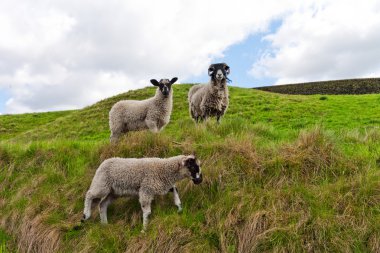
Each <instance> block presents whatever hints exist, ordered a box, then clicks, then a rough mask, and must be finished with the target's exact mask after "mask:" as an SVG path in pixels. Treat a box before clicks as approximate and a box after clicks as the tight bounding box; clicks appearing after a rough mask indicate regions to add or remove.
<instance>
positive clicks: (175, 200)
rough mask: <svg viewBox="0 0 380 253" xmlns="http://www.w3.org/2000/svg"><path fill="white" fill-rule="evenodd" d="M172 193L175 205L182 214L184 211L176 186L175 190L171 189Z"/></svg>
mask: <svg viewBox="0 0 380 253" xmlns="http://www.w3.org/2000/svg"><path fill="white" fill-rule="evenodd" d="M170 191H173V198H174V204H175V205H176V206H177V207H178V212H179V213H180V212H181V211H182V206H181V200H180V199H179V195H178V189H177V187H175V185H174V186H173V188H171V189H170Z"/></svg>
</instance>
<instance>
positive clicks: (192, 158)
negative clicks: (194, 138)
mask: <svg viewBox="0 0 380 253" xmlns="http://www.w3.org/2000/svg"><path fill="white" fill-rule="evenodd" d="M194 162H195V156H194V155H190V156H187V157H185V158H184V159H183V160H182V165H183V166H186V167H187V166H189V165H190V164H191V163H194Z"/></svg>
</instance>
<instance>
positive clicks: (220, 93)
mask: <svg viewBox="0 0 380 253" xmlns="http://www.w3.org/2000/svg"><path fill="white" fill-rule="evenodd" d="M229 74H230V67H229V66H228V65H227V64H225V63H216V64H211V65H210V67H209V68H208V75H209V76H210V77H211V80H210V82H209V83H208V84H205V85H199V84H198V85H194V86H193V87H191V89H190V90H189V93H188V101H189V111H190V116H191V117H192V118H193V119H194V120H195V121H196V122H199V121H203V120H206V119H207V118H208V117H213V116H216V120H217V122H218V123H220V118H221V117H222V116H223V115H224V114H225V112H226V110H227V108H228V104H229V100H228V87H227V81H230V79H228V77H227V75H229Z"/></svg>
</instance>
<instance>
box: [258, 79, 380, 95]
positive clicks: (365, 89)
mask: <svg viewBox="0 0 380 253" xmlns="http://www.w3.org/2000/svg"><path fill="white" fill-rule="evenodd" d="M256 89H258V90H263V91H270V92H276V93H282V94H298V95H313V94H328V95H342V94H346V95H347V94H352V95H353V94H356V95H358V94H371V93H380V78H363V79H347V80H335V81H323V82H310V83H297V84H286V85H275V86H267V87H259V88H256Z"/></svg>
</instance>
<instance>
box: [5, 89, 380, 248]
mask: <svg viewBox="0 0 380 253" xmlns="http://www.w3.org/2000/svg"><path fill="white" fill-rule="evenodd" d="M189 88H190V86H189V85H175V86H174V92H175V93H174V94H175V97H174V109H173V114H172V117H171V122H170V123H169V125H168V126H167V127H166V128H165V129H164V130H163V131H162V132H160V133H159V134H153V133H150V132H148V131H142V132H134V133H129V134H127V135H126V136H124V137H123V139H122V140H121V141H120V142H119V143H118V144H117V145H111V144H109V139H108V138H109V129H108V111H109V109H110V108H111V106H112V105H113V104H114V103H115V102H116V101H118V100H121V99H143V98H147V97H150V96H152V95H153V94H154V88H146V89H141V90H136V91H131V92H128V93H126V94H121V95H118V96H115V97H112V98H110V99H106V100H103V101H100V102H99V103H97V104H95V105H93V106H89V107H86V108H84V109H82V110H76V111H70V112H62V115H59V113H57V114H55V116H56V117H55V118H54V117H53V116H52V115H48V114H37V115H40V116H38V117H35V118H34V120H23V119H22V116H21V115H15V116H12V115H9V116H6V117H7V122H8V123H7V124H8V126H9V125H10V124H12V123H14V124H15V129H18V130H15V132H12V131H6V132H1V133H0V138H1V140H2V141H1V143H0V168H2V169H1V170H0V225H1V227H2V228H3V229H4V231H6V232H7V233H8V235H11V236H12V237H14V238H15V245H16V246H15V247H16V248H18V249H20V250H21V251H24V250H25V249H27V248H28V247H31V248H33V249H34V251H44V250H45V251H48V252H55V251H59V252H78V251H83V252H94V251H95V252H125V251H126V252H138V251H150V252H177V251H191V252H220V251H222V252H263V251H268V252H273V251H293V252H294V251H295V252H300V251H316V252H324V251H330V252H331V251H332V252H376V250H378V249H379V247H380V232H379V231H380V194H379V189H380V128H379V125H380V121H379V119H380V95H360V96H354V95H344V96H330V95H328V96H326V95H325V96H324V97H325V98H323V99H321V96H319V95H313V96H288V95H280V94H273V93H266V92H262V91H257V90H252V89H244V88H236V87H232V88H231V89H230V96H231V100H230V107H229V109H228V112H227V114H226V116H225V117H224V118H223V120H222V123H221V124H220V125H217V124H216V123H215V121H214V120H211V121H209V122H207V123H204V124H200V125H195V124H194V122H193V121H192V120H191V119H190V118H189V115H188V107H187V101H186V94H187V91H188V89H189ZM2 117H4V116H0V122H4V121H2V120H4V119H2ZM12 117H14V120H13V121H12ZM25 117H29V116H28V115H26V116H25ZM48 118H49V119H48ZM19 124H20V125H19ZM18 125H19V126H18ZM8 126H7V127H5V128H6V129H10V128H9V127H8ZM192 152H195V153H196V154H197V156H198V157H199V158H200V160H201V161H202V169H203V171H204V182H203V183H202V184H201V185H199V186H195V185H193V184H192V183H191V182H189V181H183V182H181V183H180V184H179V185H178V188H179V193H180V196H181V200H182V202H183V207H184V211H183V213H181V214H177V213H176V208H175V206H174V205H173V203H172V196H171V194H168V195H167V196H163V197H157V198H156V200H155V201H154V205H153V209H152V211H153V212H152V216H151V222H150V224H149V229H148V231H147V233H146V234H140V230H141V223H142V221H141V211H140V207H139V203H138V200H137V199H136V198H122V199H119V200H117V201H116V202H115V203H114V204H112V205H111V206H110V208H109V212H108V216H109V222H110V224H109V225H107V226H102V225H101V224H100V222H99V217H98V213H97V211H95V212H94V215H93V217H92V218H91V219H90V220H89V221H88V222H87V223H85V224H84V225H82V226H78V225H79V220H80V218H81V216H82V210H83V198H84V194H85V192H86V190H87V189H88V187H89V185H90V183H91V179H92V177H93V175H94V172H95V170H96V168H97V167H98V166H99V164H100V163H101V162H102V161H103V160H104V159H106V158H109V157H113V156H121V157H150V156H159V157H169V156H174V155H178V154H188V153H192ZM0 238H1V233H0ZM8 240H9V239H8ZM0 242H1V240H0Z"/></svg>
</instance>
